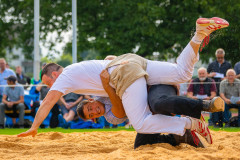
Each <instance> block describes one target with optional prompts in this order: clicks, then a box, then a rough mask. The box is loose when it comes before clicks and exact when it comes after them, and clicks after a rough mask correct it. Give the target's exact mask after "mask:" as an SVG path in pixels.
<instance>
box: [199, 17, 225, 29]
mask: <svg viewBox="0 0 240 160" xmlns="http://www.w3.org/2000/svg"><path fill="white" fill-rule="evenodd" d="M196 23H197V24H198V25H200V26H208V25H214V24H216V25H219V26H220V27H219V26H218V27H219V28H218V29H220V28H225V27H228V26H229V23H228V21H226V20H225V19H222V18H218V17H213V18H198V19H197V22H196ZM216 29H217V28H216Z"/></svg>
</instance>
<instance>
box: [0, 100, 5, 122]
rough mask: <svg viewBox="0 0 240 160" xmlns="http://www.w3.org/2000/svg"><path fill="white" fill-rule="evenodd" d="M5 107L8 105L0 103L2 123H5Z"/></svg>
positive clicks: (0, 120)
mask: <svg viewBox="0 0 240 160" xmlns="http://www.w3.org/2000/svg"><path fill="white" fill-rule="evenodd" d="M5 109H6V105H5V104H4V103H1V104H0V125H4V118H5Z"/></svg>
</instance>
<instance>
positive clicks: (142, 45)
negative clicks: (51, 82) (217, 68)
mask: <svg viewBox="0 0 240 160" xmlns="http://www.w3.org/2000/svg"><path fill="white" fill-rule="evenodd" d="M0 2H1V3H0V17H1V19H0V29H1V32H0V53H1V54H2V55H3V54H4V50H5V49H6V48H11V47H13V46H17V47H21V48H23V49H24V52H25V54H26V55H27V57H28V58H32V57H33V56H32V51H33V17H34V15H33V13H34V12H33V6H34V3H33V1H32V0H25V1H22V0H21V1H20V0H18V1H17V0H15V1H8V0H0ZM71 5H72V4H71V1H61V0H42V1H40V16H41V18H40V31H41V36H40V38H41V40H45V39H46V35H47V33H49V32H53V31H57V33H58V39H57V42H60V41H61V40H62V39H63V38H65V37H64V36H63V35H62V34H61V33H62V32H63V31H67V30H70V29H71V23H72V21H71ZM239 10H240V2H239V1H238V0H226V1H222V0H201V1H200V0H131V1H121V0H88V1H84V0H78V1H77V16H78V17H77V28H78V31H77V38H78V39H77V44H78V46H77V49H78V57H79V60H81V59H83V58H82V57H84V56H83V55H84V54H86V53H89V52H91V51H94V54H92V55H95V54H96V55H100V56H98V58H103V57H104V56H106V55H109V54H114V55H120V54H123V53H128V52H133V51H135V52H136V53H137V54H139V55H141V56H144V57H146V56H149V55H152V53H153V52H159V53H160V59H166V58H171V57H176V56H177V55H178V54H179V53H180V51H181V50H182V49H183V48H184V46H186V44H187V43H188V42H189V40H190V38H191V36H192V34H193V33H194V30H195V21H196V19H197V18H199V17H213V16H218V17H223V18H225V19H227V20H228V21H229V22H230V27H229V28H226V29H223V30H221V31H218V32H217V33H214V34H213V35H212V38H211V41H210V43H209V45H208V46H207V47H205V48H204V50H203V54H202V55H201V56H202V57H201V58H202V59H203V60H205V61H208V59H209V58H210V57H213V56H214V54H213V53H215V50H216V49H217V48H224V49H225V51H226V53H227V54H226V58H227V59H228V60H231V61H232V62H233V63H235V62H236V61H238V57H239V56H238V53H239V50H240V46H239V38H240V34H239V33H240V32H239V27H238V26H240V21H239V18H240V15H239V14H238V12H239ZM57 42H46V43H49V44H50V49H51V48H52V47H53V46H54V45H55V44H56V43H57ZM136 48H138V49H136ZM134 49H135V50H134ZM64 52H65V53H71V52H72V49H71V43H69V44H67V45H66V48H65V50H64ZM167 53H168V56H166V54H167Z"/></svg>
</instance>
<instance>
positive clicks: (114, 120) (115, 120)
mask: <svg viewBox="0 0 240 160" xmlns="http://www.w3.org/2000/svg"><path fill="white" fill-rule="evenodd" d="M105 118H106V120H107V121H108V122H109V123H112V124H120V123H123V122H125V121H126V120H127V117H123V118H118V117H116V116H114V114H113V113H112V111H111V110H109V111H108V112H107V113H106V115H105Z"/></svg>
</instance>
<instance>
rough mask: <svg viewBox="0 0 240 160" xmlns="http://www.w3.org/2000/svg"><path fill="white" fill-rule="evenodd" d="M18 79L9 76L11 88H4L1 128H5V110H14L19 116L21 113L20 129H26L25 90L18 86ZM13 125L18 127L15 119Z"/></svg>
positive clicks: (0, 112)
mask: <svg viewBox="0 0 240 160" xmlns="http://www.w3.org/2000/svg"><path fill="white" fill-rule="evenodd" d="M16 80H17V79H16V77H14V76H9V77H8V78H7V83H8V85H9V86H7V87H5V88H4V92H3V98H2V103H1V104H0V128H4V119H5V110H13V112H14V113H15V114H17V110H18V111H19V123H18V125H19V127H20V128H23V127H24V114H25V113H24V110H25V105H24V89H23V87H22V86H20V85H17V86H16ZM13 125H14V126H16V120H15V119H14V121H13Z"/></svg>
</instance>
